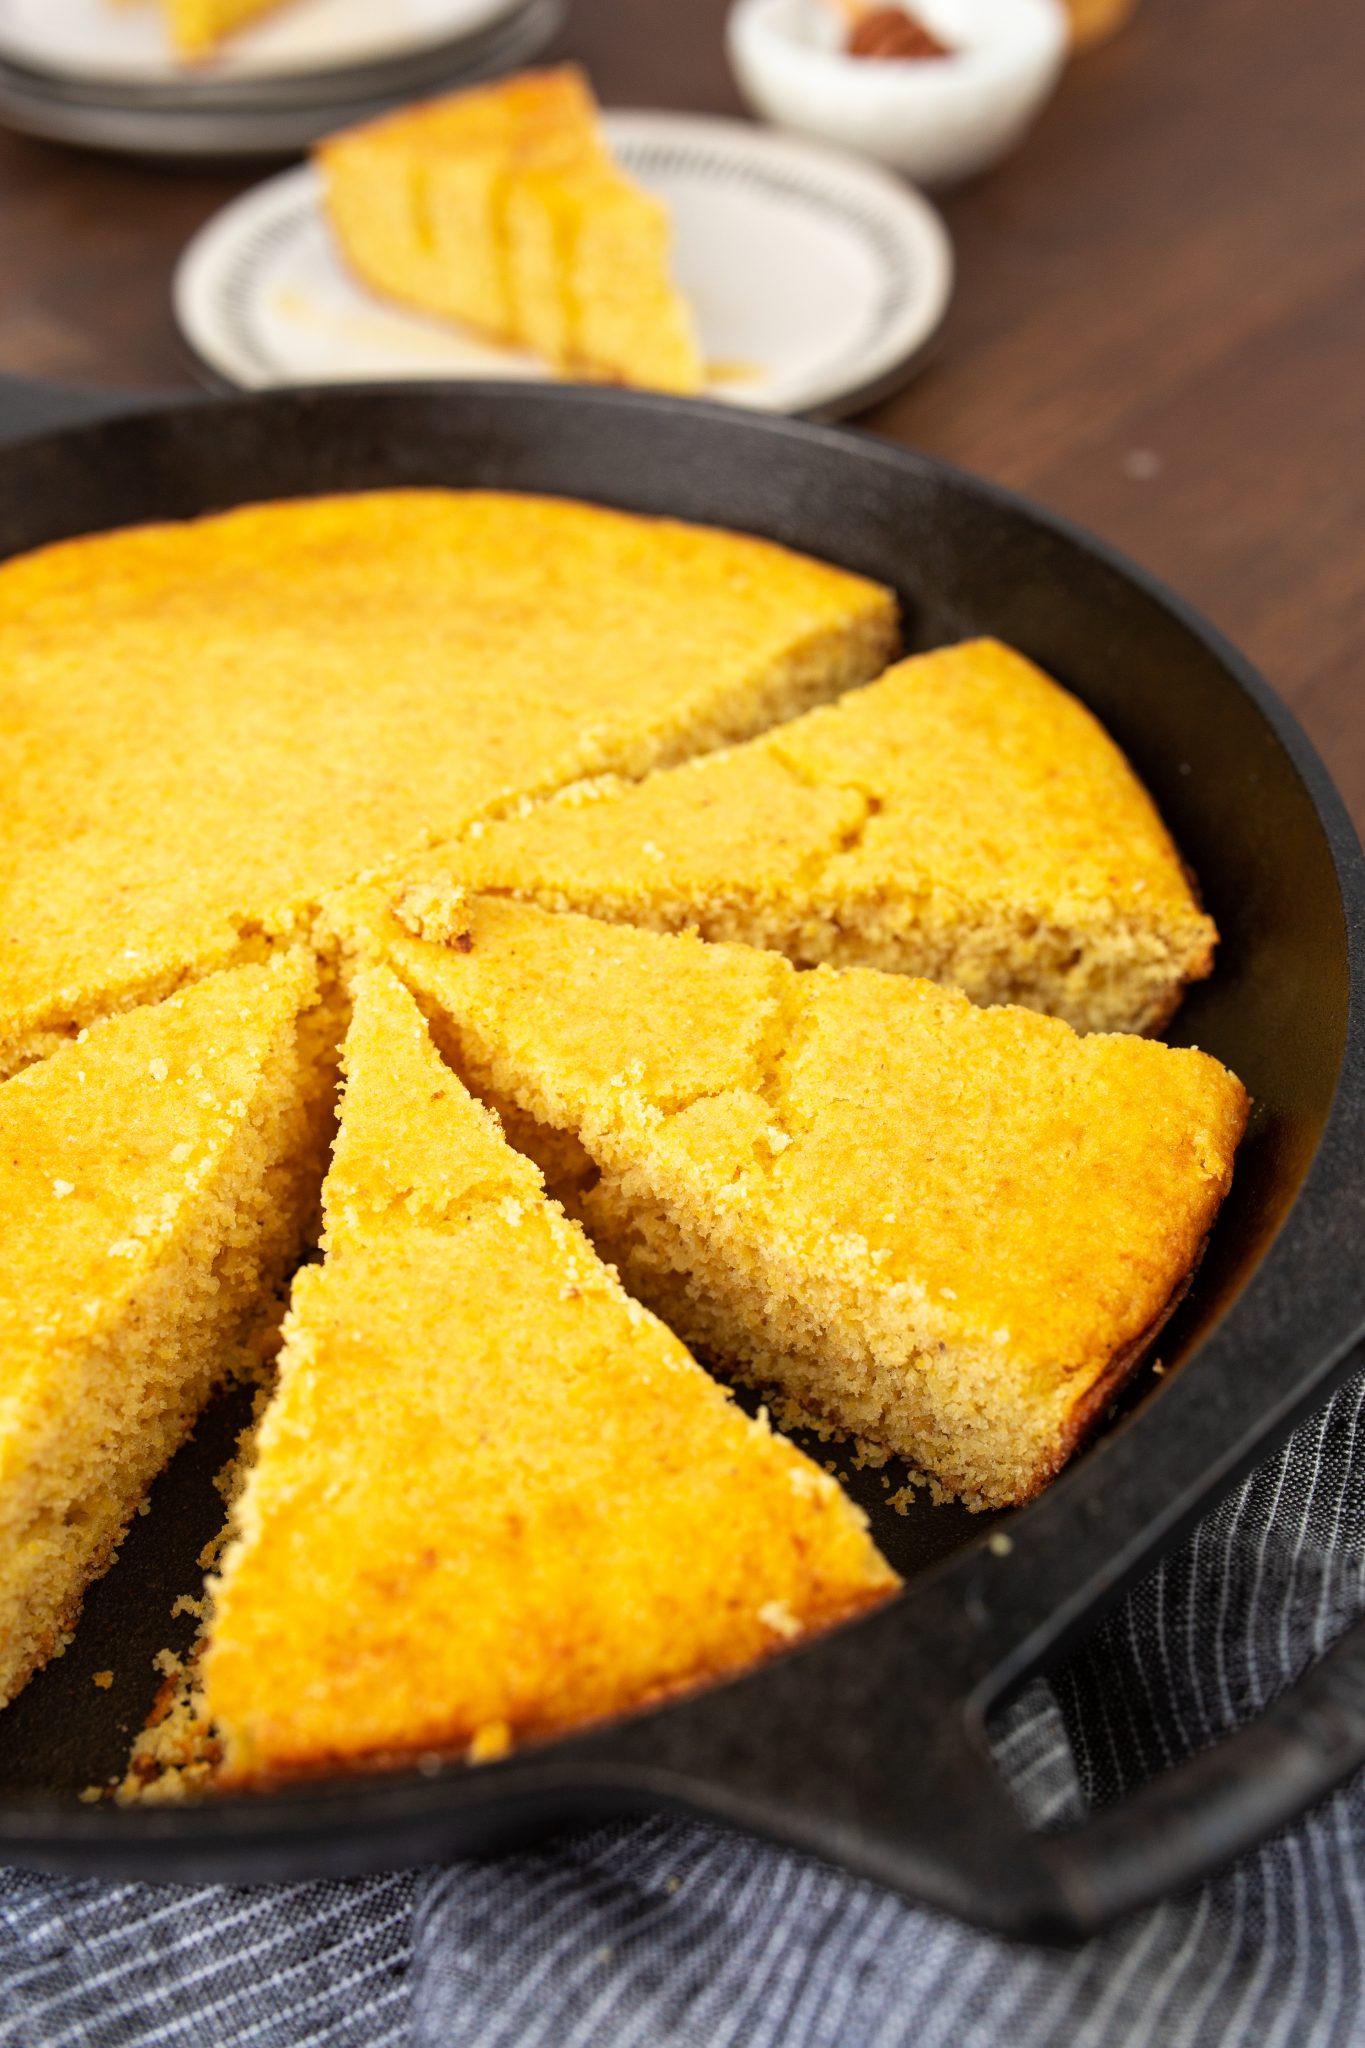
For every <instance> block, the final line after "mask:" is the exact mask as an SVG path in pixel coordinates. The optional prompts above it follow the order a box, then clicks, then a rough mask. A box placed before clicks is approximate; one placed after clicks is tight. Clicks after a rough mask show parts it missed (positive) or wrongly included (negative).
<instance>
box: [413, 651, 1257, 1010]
mask: <svg viewBox="0 0 1365 2048" xmlns="http://www.w3.org/2000/svg"><path fill="white" fill-rule="evenodd" d="M429 868H430V874H431V876H432V877H433V878H435V877H438V876H439V875H440V874H442V873H444V874H447V875H448V876H449V877H450V878H451V880H452V881H453V882H455V883H457V884H462V885H464V886H466V887H467V888H469V889H472V890H476V891H480V892H494V893H498V894H506V895H511V896H516V897H519V898H521V899H523V900H525V901H528V902H533V903H539V904H542V905H543V906H544V907H545V908H547V909H551V910H577V911H582V912H585V913H587V914H588V915H590V916H593V917H601V918H606V919H608V920H610V921H612V922H622V923H628V924H638V925H644V926H647V927H649V928H650V929H652V930H655V931H679V930H682V929H684V928H686V927H689V926H690V927H692V928H694V929H695V930H697V931H698V932H700V934H701V936H702V937H703V938H707V939H722V940H739V941H742V942H744V943H746V944H749V945H756V946H764V947H769V948H772V949H774V950H776V951H778V952H781V953H784V954H785V955H786V956H787V958H788V959H789V960H792V961H794V962H795V963H796V964H797V965H798V966H803V967H811V966H815V965H816V964H818V963H819V962H822V961H823V962H827V963H829V964H830V965H832V966H839V967H852V966H862V967H878V968H883V969H886V970H889V971H893V972H899V973H905V974H918V975H922V976H925V977H927V978H928V979H929V980H932V981H940V982H944V983H946V984H948V985H949V986H952V987H955V988H960V989H962V990H963V991H964V992H965V993H966V994H967V995H969V996H970V997H971V998H972V1000H973V1001H974V1002H977V1003H1005V1002H1013V1003H1023V1004H1025V1005H1026V1006H1027V1007H1029V1008H1030V1009H1038V1010H1046V1011H1049V1012H1051V1013H1052V1014H1053V1015H1054V1016H1059V1017H1065V1018H1066V1019H1067V1021H1068V1023H1071V1024H1074V1025H1075V1026H1076V1027H1077V1029H1078V1030H1085V1031H1144V1030H1157V1029H1159V1028H1160V1027H1161V1025H1162V1024H1164V1023H1165V1022H1166V1020H1167V1019H1168V1018H1169V1017H1170V1015H1171V1013H1172V1011H1173V1010H1174V1009H1175V1006H1176V1004H1177V1002H1178V1001H1179V998H1180V993H1181V990H1182V988H1183V987H1184V985H1185V984H1186V983H1187V982H1188V981H1190V980H1193V979H1196V978H1198V977H1200V976H1202V975H1205V974H1207V973H1208V972H1209V969H1210V967H1211V965H1212V960H1213V944H1214V940H1215V938H1216V936H1217V935H1216V932H1215V930H1214V926H1213V922H1212V920H1211V919H1210V918H1208V917H1206V916H1205V915H1204V914H1203V912H1202V911H1201V910H1200V908H1199V905H1198V902H1197V901H1196V899H1195V895H1194V892H1193V890H1192V888H1191V886H1190V883H1189V880H1188V878H1187V876H1186V874H1185V870H1184V868H1183V867H1182V865H1181V862H1180V858H1179V856H1178V854H1177V853H1176V850H1175V848H1174V847H1173V846H1172V844H1171V841H1170V839H1169V837H1168V835H1167V833H1166V831H1165V828H1164V827H1163V825H1162V823H1161V820H1160V818H1159V817H1158V815H1157V812H1156V810H1155V807H1154V806H1153V804H1152V801H1151V799H1150V798H1149V797H1148V795H1147V793H1146V791H1145V790H1144V789H1143V787H1142V785H1141V784H1140V782H1139V781H1138V779H1137V777H1136V776H1135V775H1134V774H1133V772H1132V770H1131V768H1130V767H1129V766H1128V763H1127V762H1126V761H1125V760H1124V758H1123V755H1122V754H1121V753H1120V752H1119V750H1118V748H1117V747H1116V746H1115V745H1114V743H1113V741H1112V740H1111V739H1110V738H1109V737H1108V735H1107V734H1106V733H1105V732H1104V730H1103V728H1102V727H1101V726H1100V725H1099V724H1098V723H1097V721H1096V720H1095V719H1094V718H1093V717H1092V716H1091V715H1090V713H1089V712H1088V711H1087V710H1086V709H1085V708H1084V707H1083V706H1082V705H1081V704H1079V703H1078V702H1077V701H1076V699H1075V698H1074V697H1072V696H1070V695H1068V693H1067V692H1066V691H1064V690H1062V689H1060V688H1059V687H1058V686H1057V685H1056V684H1055V683H1053V682H1052V681H1050V679H1049V678H1048V677H1047V676H1045V675H1044V674H1043V673H1042V672H1041V670H1039V669H1037V668H1035V667H1034V666H1033V664H1032V663H1031V662H1028V661H1026V660H1025V659H1024V658H1023V656H1022V655H1018V654H1015V653H1013V652H1011V650H1010V649H1009V648H1007V647H1002V646H1001V645H1000V644H999V642H997V641H992V640H974V641H968V642H967V643H965V644H964V645H962V646H959V647H945V648H941V649H939V650H938V651H937V652H935V653H932V654H924V655H917V656H915V657H913V658H912V659H911V660H909V661H904V662H901V663H900V664H899V665H898V666H897V667H895V668H892V669H890V670H889V671H888V672H887V674H886V675H884V676H882V677H881V678H880V680H879V681H877V682H875V683H870V684H868V685H867V687H866V688H864V689H860V690H854V691H851V692H850V693H849V694H848V695H847V696H845V697H843V698H841V699H840V700H839V702H838V703H837V704H831V705H827V706H824V707H822V708H820V709H818V710H816V711H812V712H810V713H809V714H808V715H807V716H806V717H804V718H800V719H796V720H794V721H793V722H792V723H791V724H789V725H784V726H780V727H778V728H776V729H775V730H773V731H771V732H767V733H764V734H763V735H761V736H760V737H758V738H756V739H752V740H749V741H747V742H745V743H743V744H742V745H740V746H737V747H734V748H732V749H728V750H726V751H723V752H720V753H715V754H708V755H703V756H701V757H700V758H698V759H696V760H693V761H689V762H687V763H685V764H684V765H683V766H681V767H676V768H668V769H662V770H659V771H658V772H656V773H655V774H653V775H649V776H646V777H645V779H644V780H643V781H642V782H636V783H626V782H622V781H620V780H619V779H616V780H611V779H607V780H603V781H598V782H592V783H587V784H584V785H578V786H575V787H571V788H569V789H568V790H565V791H562V792H561V793H560V794H559V796H558V797H556V798H554V799H552V800H551V801H549V802H548V803H546V804H543V805H541V806H539V807H538V808H536V809H535V810H532V811H530V812H529V814H527V815H524V816H520V817H515V818H509V819H506V820H504V821H502V822H500V823H497V824H492V825H489V826H487V827H477V826H476V827H475V828H474V830H473V833H472V834H471V837H470V840H469V842H468V843H467V844H466V845H463V846H461V847H459V848H456V849H452V850H451V851H450V853H449V854H448V855H443V856H441V857H439V858H437V859H434V860H433V861H432V862H431V863H430V864H429Z"/></svg>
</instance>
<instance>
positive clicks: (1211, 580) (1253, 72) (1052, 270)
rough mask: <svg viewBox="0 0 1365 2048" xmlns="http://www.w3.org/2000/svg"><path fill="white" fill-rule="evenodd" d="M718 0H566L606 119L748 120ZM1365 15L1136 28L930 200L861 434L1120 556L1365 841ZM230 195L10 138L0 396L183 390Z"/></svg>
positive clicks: (1347, 7) (0, 204)
mask: <svg viewBox="0 0 1365 2048" xmlns="http://www.w3.org/2000/svg"><path fill="white" fill-rule="evenodd" d="M724 11H725V9H724V0H576V5H575V8H574V12H573V15H572V18H571V24H570V28H569V31H568V32H567V34H566V35H565V37H564V39H563V44H562V50H563V52H564V53H566V54H572V55H574V56H576V57H578V58H580V59H581V60H583V61H584V62H585V63H586V64H587V65H588V66H589V68H590V70H591V72H592V75H593V77H594V79H595V81H596V83H597V86H598V89H599V92H600V94H601V96H602V98H603V99H604V100H605V101H607V102H608V104H616V105H649V106H674V107H693V108H699V109H704V110H709V111H715V112H727V113H728V112H736V111H738V102H737V100H736V97H735V94H734V89H733V87H732V85H731V83H730V80H729V77H728V75H727V72H726V68H725V62H724V57H723V54H722V49H721V23H722V20H723V17H724ZM1363 79H1365V9H1362V7H1361V6H1360V4H1359V0H1294V4H1290V0H1144V4H1143V6H1142V8H1141V9H1140V11H1139V14H1138V16H1137V19H1136V21H1135V22H1134V24H1133V25H1132V27H1131V28H1130V29H1129V30H1128V31H1127V32H1126V33H1125V34H1124V35H1123V36H1121V37H1120V38H1119V39H1118V40H1117V41H1116V42H1114V43H1112V44H1110V45H1109V46H1107V47H1105V48H1103V49H1100V50H1098V51H1094V52H1092V53H1090V54H1088V55H1087V56H1085V57H1083V58H1082V59H1080V60H1079V61H1078V62H1077V63H1076V64H1075V65H1074V66H1073V67H1072V69H1071V71H1070V73H1069V75H1068V76H1067V78H1066V80H1065V82H1064V84H1063V86H1062V89H1061V91H1060V93H1059V94H1058V96H1057V99H1056V100H1055V101H1054V103H1053V104H1052V106H1051V107H1050V108H1049V109H1048V111H1047V113H1046V114H1045V116H1044V118H1043V120H1042V121H1041V123H1040V124H1039V126H1038V128H1037V129H1036V131H1035V132H1034V134H1033V136H1032V137H1031V138H1030V140H1029V141H1028V143H1027V145H1026V146H1025V148H1024V149H1023V150H1022V151H1021V152H1020V153H1019V154H1018V155H1017V156H1016V157H1015V158H1014V159H1013V160H1012V161H1011V162H1010V163H1009V164H1007V165H1006V166H1005V167H1004V168H1003V169H1002V170H1000V171H999V172H997V173H996V174H994V175H993V176H992V177H991V178H989V179H986V180H982V181H980V182H979V183H977V184H976V185H974V186H973V187H971V188H969V189H966V190H963V191H960V192H958V193H955V194H953V195H951V196H949V197H948V198H947V199H945V201H944V211H945V213H946V215H947V217H948V220H949V223H950V226H951V228H952V231H953V235H954V238H955V240H956V244H957V251H958V261H959V285H958V292H957V298H956V301H955V304H954V307H953V311H952V314H951V316H950V319H949V323H948V327H947V331H946V334H945V336H944V339H943V345H942V347H941V349H940V350H939V352H938V354H937V356H936V357H935V358H934V360H933V361H932V363H931V364H930V366H929V367H928V368H927V369H926V370H925V371H924V372H923V374H922V375H921V376H920V377H919V378H918V380H917V381H916V382H915V383H914V384H913V385H912V386H911V387H910V388H909V389H908V390H907V391H905V392H903V393H902V394H901V395H900V396H899V397H897V398H894V399H892V400H890V401H889V402H888V403H886V404H884V405H883V406H881V407H880V408H879V409H878V410H877V411H876V412H875V413H873V414H872V415H870V417H869V419H868V421H867V424H868V425H870V426H873V427H875V428H876V429H878V430H879V431H880V432H882V433H887V434H891V435H893V436H895V437H896V438H897V439H900V440H904V441H910V442H915V443H918V444H919V445H920V446H922V447H925V448H928V449H931V450H932V451H934V452H935V453H937V454H941V455H946V456H949V457H951V458H952V459H953V460H954V461H957V462H960V463H963V464H965V465H966V466H967V467H969V468H972V469H975V470H979V471H982V472H984V473H986V474H987V475H990V476H994V477H997V478H999V479H1001V480H1002V481H1004V482H1006V483H1009V484H1011V485H1013V486H1015V487H1016V488H1018V489H1021V490H1024V491H1027V492H1028V493H1029V494H1030V495H1032V496H1034V497H1037V498H1040V499H1042V500H1043V501H1044V502H1046V503H1048V504H1050V505H1052V506H1054V507H1056V508H1057V509H1058V510H1060V511H1062V512H1065V513H1067V514H1069V515H1070V516H1071V517H1073V518H1076V519H1079V520H1081V521H1083V522H1084V523H1085V524H1087V525H1089V526H1091V527H1093V528H1095V529H1097V530H1098V531H1099V532H1100V533H1102V534H1104V535H1105V536H1107V537H1108V538H1109V539H1111V540H1113V541H1115V542H1117V543H1118V544H1119V545H1120V546H1121V547H1124V548H1126V549H1127V550H1128V551H1129V552H1130V553H1132V554H1133V555H1135V556H1136V557H1137V558H1138V559H1139V560H1141V561H1143V562H1145V563H1146V564H1148V565H1149V566H1150V567H1151V568H1153V569H1155V570H1156V571H1157V572H1158V573H1159V574H1161V575H1163V576H1165V577H1167V578H1168V579H1169V580H1170V581H1172V582H1173V583H1174V584H1176V585H1177V587H1179V588H1180V589H1181V590H1183V591H1184V592H1185V594H1186V595H1187V596H1188V597H1190V598H1191V599H1192V600H1193V601H1194V602H1195V603H1196V604H1198V605H1200V606H1202V607H1203V608H1204V609H1205V610H1206V611H1208V612H1209V613H1210V614H1211V615H1212V616H1213V617H1214V618H1215V619H1216V620H1217V621H1218V622H1219V623H1220V624H1221V625H1222V626H1223V627H1224V628H1225V629H1226V630H1227V631H1228V632H1229V633H1230V634H1231V635H1232V636H1233V638H1234V639H1236V640H1237V641H1239V642H1240V643H1241V644H1242V645H1243V646H1244V647H1245V648H1246V649H1247V651H1248V653H1249V654H1250V655H1251V656H1252V657H1253V659H1255V660H1256V661H1258V662H1259V663H1260V664H1261V666H1262V667H1263V668H1264V669H1265V671H1266V672H1267V674H1268V675H1269V676H1270V678H1271V680H1272V681H1273V682H1274V683H1275V684H1276V685H1277V687H1278V688H1279V689H1280V690H1281V691H1282V692H1283V694H1284V695H1285V696H1286V697H1287V698H1288V699H1289V700H1290V702H1291V703H1293V704H1294V706H1295V707H1296V709H1297V710H1298V712H1299V713H1300V715H1301V716H1302V718H1303V719H1304V721H1305V723H1306V724H1307V726H1308V728H1309V730H1310V731H1311V733H1312V734H1313V736H1314V737H1315V739H1316V740H1317V742H1318V744H1319V746H1320V747H1321V748H1322V750H1323V752H1324V754H1325V755H1326V757H1327V759H1328V761H1329V764H1330V765H1331V766H1332V768H1333V770H1334V772H1335V773H1336V775H1337V777H1338V779H1339V780H1340V782H1341V785H1342V787H1343V789H1344V791H1345V793H1346V795H1347V798H1348V800H1349V801H1350V802H1351V804H1352V806H1353V808H1354V811H1355V814H1356V817H1357V819H1358V821H1361V822H1365V118H1362V112H1361V104H1362V102H1361V81H1362V80H1363ZM246 182H249V180H247V179H243V178H240V177H235V178H233V177H225V176H222V175H189V174H185V173H178V172H171V171H159V170H144V169H138V168H134V167H131V166H128V165H123V164H119V163H115V162H113V161H112V160H108V159H104V158H100V157H95V156H82V155H79V154H77V153H75V152H68V151H65V150H60V149H56V148H50V147H47V146H45V145H42V144H39V143H33V142H27V141H24V140H21V139H20V138H18V137H11V136H0V370H15V371H22V372H27V373H34V374H50V375H54V376H60V377H65V378H68V379H85V380H91V381H96V382H103V383H112V384H120V385H133V386H136V385H150V384H163V385H164V384H167V383H183V382H187V381H189V371H188V369H187V367H186V365H185V361H184V359H183V357H182V356H181V354H180V351H179V348H178V345H177V342H176V338H175V332H174V328H173V326H172V323H171V318H170V313H169V306H168V287H169V280H170V275H171V270H172V267H173V264H174V261H175V257H176V255H177V253H178V251H179V249H180V247H181V246H182V244H183V243H184V241H185V240H186V238H187V237H188V236H189V235H190V234H191V233H192V232H193V231H194V229H195V228H196V227H197V226H198V225H199V223H200V222H201V221H203V220H206V219H207V218H208V216H209V215H210V214H211V213H213V212H214V210H215V209H216V208H217V207H218V206H220V205H221V204H222V203H223V201H224V200H225V199H226V198H227V197H229V196H230V195H231V193H232V192H234V191H235V190H237V189H239V188H240V187H241V185H242V184H244V183H246Z"/></svg>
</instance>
